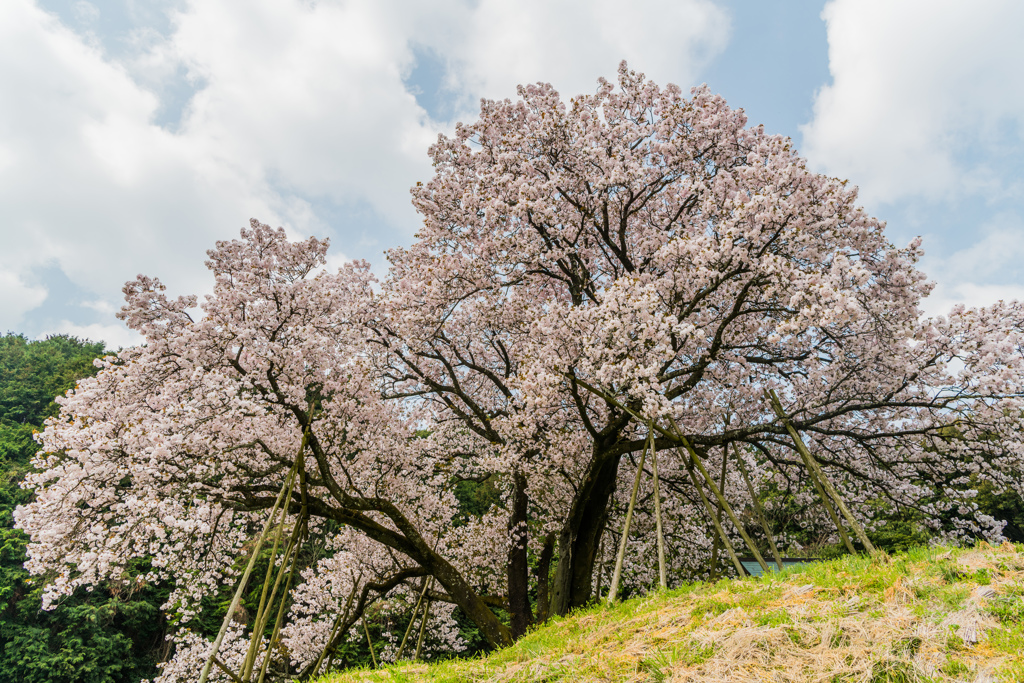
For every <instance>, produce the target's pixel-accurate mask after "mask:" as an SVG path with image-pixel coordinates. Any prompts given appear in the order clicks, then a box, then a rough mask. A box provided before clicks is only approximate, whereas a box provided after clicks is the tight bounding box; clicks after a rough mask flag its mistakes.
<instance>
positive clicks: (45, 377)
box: [0, 334, 168, 683]
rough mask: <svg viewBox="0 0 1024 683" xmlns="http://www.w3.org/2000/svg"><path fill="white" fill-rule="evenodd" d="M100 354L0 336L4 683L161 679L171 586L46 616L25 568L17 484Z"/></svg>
mask: <svg viewBox="0 0 1024 683" xmlns="http://www.w3.org/2000/svg"><path fill="white" fill-rule="evenodd" d="M102 354H103V345H102V344H97V343H91V342H87V341H82V340H79V339H76V338H74V337H67V336H54V337H50V338H48V339H45V340H42V341H30V340H28V339H26V338H25V337H24V336H22V335H15V334H8V335H6V336H3V337H0V683H58V682H60V683H64V682H67V683H122V682H124V683H128V682H133V681H138V680H140V679H142V678H147V677H152V676H154V675H155V674H156V673H157V671H156V662H157V661H159V660H160V659H161V658H162V657H161V655H162V654H163V649H164V648H165V647H166V642H165V640H164V633H165V627H166V624H165V621H164V618H163V616H162V614H161V612H160V605H161V604H163V602H164V601H165V600H166V599H167V594H168V589H167V588H155V587H152V586H139V587H138V588H137V589H136V590H134V592H133V593H131V594H127V593H125V592H123V591H122V590H119V589H118V588H117V587H110V588H107V589H97V590H95V591H93V592H87V591H82V590H80V591H78V592H77V593H76V594H75V595H73V596H71V597H70V598H68V599H66V600H65V601H63V602H62V603H61V604H60V605H59V606H58V607H57V608H56V609H54V610H52V611H48V612H43V611H42V609H41V605H42V584H43V581H42V580H41V579H40V577H35V578H33V577H30V576H29V574H28V572H27V571H26V570H25V568H24V567H23V566H22V563H23V562H24V561H25V546H26V543H27V541H28V539H27V538H26V536H25V534H23V533H22V532H21V531H19V530H17V529H14V528H13V526H14V516H13V512H14V508H15V506H17V505H18V504H20V503H25V502H27V501H28V500H30V498H31V495H32V494H31V492H30V491H25V490H23V489H21V488H20V486H19V483H20V481H21V479H22V478H23V477H24V475H25V472H26V471H27V470H28V468H29V461H30V460H31V458H32V456H33V455H34V454H35V452H36V451H37V450H38V445H37V444H36V443H35V441H34V440H33V438H32V434H33V432H34V431H36V430H39V429H42V424H43V421H44V420H45V419H46V418H47V417H51V416H54V415H56V414H57V411H58V406H57V404H56V403H54V401H53V398H54V397H55V396H59V395H62V394H64V393H65V392H66V391H67V390H68V389H71V388H73V387H74V386H75V383H76V382H77V381H78V380H79V379H81V378H82V377H86V376H89V375H92V374H95V372H96V368H95V367H94V366H93V359H94V358H96V357H98V356H101V355H102ZM144 570H145V567H137V568H136V571H137V572H139V573H141V572H144Z"/></svg>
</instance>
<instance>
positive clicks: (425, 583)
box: [395, 576, 434, 662]
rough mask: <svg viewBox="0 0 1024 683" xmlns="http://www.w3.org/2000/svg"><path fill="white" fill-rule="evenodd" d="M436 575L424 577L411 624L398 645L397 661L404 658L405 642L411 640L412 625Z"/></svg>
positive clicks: (413, 609)
mask: <svg viewBox="0 0 1024 683" xmlns="http://www.w3.org/2000/svg"><path fill="white" fill-rule="evenodd" d="M433 578H434V577H432V576H430V577H424V579H423V590H421V591H420V598H419V600H417V601H416V606H415V607H413V608H412V617H410V619H409V626H408V627H407V628H406V629H405V635H404V636H402V644H401V645H399V646H398V654H396V655H395V661H396V662H397V661H398V660H400V659H401V658H402V653H403V652H405V643H406V642H407V641H408V640H409V634H410V633H411V632H412V626H413V624H415V623H416V615H417V614H419V611H420V603H422V602H423V596H424V595H426V594H427V587H428V586H430V584H431V583H432V579H433Z"/></svg>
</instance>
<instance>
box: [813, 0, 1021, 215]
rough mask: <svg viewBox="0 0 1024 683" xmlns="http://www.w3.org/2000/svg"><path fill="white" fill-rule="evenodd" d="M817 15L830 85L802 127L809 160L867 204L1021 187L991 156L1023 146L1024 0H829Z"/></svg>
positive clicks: (996, 193)
mask: <svg viewBox="0 0 1024 683" xmlns="http://www.w3.org/2000/svg"><path fill="white" fill-rule="evenodd" d="M822 16H823V18H824V19H825V20H826V22H827V25H828V41H829V69H830V71H831V73H832V77H833V83H832V84H831V85H827V86H825V87H823V88H822V89H821V91H820V92H819V93H818V96H817V99H816V102H815V106H814V118H813V120H812V121H811V122H810V123H809V124H807V125H806V126H804V127H803V128H802V132H803V137H804V152H805V153H806V155H807V157H808V158H809V159H810V161H811V162H812V164H813V165H814V166H816V167H817V168H819V169H821V170H824V171H826V172H829V173H832V174H835V175H839V176H841V177H846V178H853V179H854V180H855V182H857V183H858V184H859V185H860V186H861V188H862V190H863V196H864V199H865V200H866V201H867V202H868V203H869V204H870V203H872V202H878V201H882V202H891V201H895V200H899V199H902V198H905V197H908V196H918V197H924V198H930V199H939V198H949V197H953V198H955V197H960V196H963V195H965V194H971V193H980V194H981V195H982V196H984V197H987V198H991V199H997V198H1000V197H1005V196H1006V195H1007V194H1011V195H1012V194H1015V193H1018V194H1019V192H1020V187H1019V186H1015V185H1011V184H1008V183H1007V181H1006V180H1005V179H1004V178H1003V175H1004V174H1003V173H1001V172H1000V168H999V164H1000V163H1001V162H1000V161H999V159H1000V157H1002V158H1003V159H1011V160H1012V162H1014V163H1016V158H1017V157H1018V156H1019V153H1020V152H1021V151H1022V150H1024V145H1022V144H1021V137H1022V136H1021V133H1022V131H1024V69H1022V68H1021V65H1022V64H1024V40H1021V26H1024V3H1021V2H1019V1H1017V0H976V1H975V2H961V1H959V0H902V1H894V0H833V1H832V2H830V3H829V4H828V5H827V6H826V7H825V10H824V12H823V15H822ZM1014 175H1017V176H1019V174H1014Z"/></svg>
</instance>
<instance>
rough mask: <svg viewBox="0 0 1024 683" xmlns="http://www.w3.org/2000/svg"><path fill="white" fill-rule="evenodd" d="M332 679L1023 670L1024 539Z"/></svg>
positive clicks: (800, 579) (646, 605) (727, 589)
mask: <svg viewBox="0 0 1024 683" xmlns="http://www.w3.org/2000/svg"><path fill="white" fill-rule="evenodd" d="M323 681H324V683H352V682H355V681H388V682H397V681H691V682H693V683H710V682H712V681H714V682H718V681H729V682H742V681H758V682H767V681H780V682H781V681H828V682H835V683H840V682H842V683H854V682H859V681H865V682H871V683H886V682H888V683H913V682H918V681H920V682H922V683H923V682H926V681H977V682H979V683H981V682H989V681H1024V546H1013V545H1010V544H1008V543H1007V544H1004V545H1002V546H999V547H991V546H988V545H986V544H982V545H981V546H979V547H977V548H973V549H951V548H921V549H917V550H913V551H911V552H909V553H907V554H905V555H898V556H895V557H892V558H885V559H882V560H877V561H872V560H869V559H866V558H863V557H846V558H843V559H840V560H836V561H832V562H827V563H821V564H817V565H813V566H810V567H803V568H798V569H790V570H787V571H786V572H784V573H782V574H780V575H778V576H773V577H766V578H763V579H753V578H746V579H742V580H723V581H719V582H718V583H716V584H694V585H691V586H686V587H684V588H680V589H676V590H672V591H669V592H666V593H656V594H651V595H648V596H645V597H641V598H637V599H635V600H630V601H628V602H625V603H623V604H621V605H617V606H616V607H614V608H607V607H594V608H591V609H588V610H585V611H582V612H579V613H576V614H574V615H572V616H570V617H567V618H564V619H558V620H555V621H554V622H552V623H549V624H547V625H545V626H544V627H542V628H539V629H537V630H536V631H534V632H533V633H531V634H529V635H528V636H526V637H524V638H523V639H521V640H520V641H519V642H517V643H516V644H515V645H514V646H513V647H510V648H508V649H505V650H502V651H499V652H496V653H494V654H492V655H490V656H487V657H483V658H480V659H472V660H451V661H447V662H440V663H436V664H431V665H424V664H413V663H404V664H401V665H395V666H389V667H384V668H382V669H377V670H359V671H349V672H346V673H345V674H341V675H333V676H328V677H326V678H324V679H323Z"/></svg>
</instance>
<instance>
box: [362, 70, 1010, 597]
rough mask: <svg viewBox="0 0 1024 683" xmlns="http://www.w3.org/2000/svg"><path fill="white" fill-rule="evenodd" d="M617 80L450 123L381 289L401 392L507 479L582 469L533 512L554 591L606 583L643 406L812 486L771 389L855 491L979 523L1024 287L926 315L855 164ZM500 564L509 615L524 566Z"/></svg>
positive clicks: (1006, 440) (1005, 410)
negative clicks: (406, 239) (495, 448)
mask: <svg viewBox="0 0 1024 683" xmlns="http://www.w3.org/2000/svg"><path fill="white" fill-rule="evenodd" d="M618 86H619V87H618V89H616V88H615V87H614V86H613V84H611V83H609V82H606V81H603V80H602V81H601V83H600V87H599V88H598V90H597V92H596V93H595V94H593V95H586V96H580V97H577V98H574V99H572V100H571V101H570V102H568V103H566V102H564V101H563V100H562V99H561V98H560V97H559V95H558V93H557V92H556V91H555V90H554V89H553V88H552V87H551V86H548V85H536V86H527V87H521V88H520V89H519V95H520V99H519V100H518V101H515V102H512V101H509V100H505V101H496V102H492V101H485V102H484V103H483V104H482V107H481V116H480V120H479V121H478V122H476V123H473V124H471V125H460V126H459V127H458V128H457V130H456V132H455V134H454V135H453V136H452V137H444V136H442V137H441V138H440V139H439V141H438V142H437V144H436V145H434V146H433V147H432V149H431V156H432V158H433V160H434V166H435V169H436V174H435V176H434V178H433V179H432V180H431V181H430V182H428V183H426V184H425V185H419V186H417V187H416V188H414V190H413V201H414V204H415V205H416V207H417V209H418V210H419V211H420V213H421V214H422V215H423V218H424V223H423V227H422V229H421V231H420V233H419V235H418V237H419V240H418V241H417V243H416V244H414V245H413V246H412V247H411V248H409V249H407V250H397V251H395V252H393V253H392V255H391V259H392V262H393V264H394V267H393V272H392V277H391V278H390V279H389V281H388V282H387V283H386V284H385V286H386V288H387V290H388V293H389V295H390V297H391V300H390V307H391V309H392V310H393V311H394V312H393V313H392V317H391V318H390V319H389V321H388V324H387V325H386V326H382V331H381V333H380V334H381V340H382V344H384V345H385V346H387V347H388V348H389V349H390V351H391V352H392V353H391V354H390V355H389V356H388V357H389V358H390V359H391V361H392V366H391V374H390V376H391V377H392V378H393V379H394V380H395V381H396V383H397V382H404V383H406V384H410V383H411V388H404V389H403V390H401V391H397V392H395V393H396V395H408V394H409V393H418V394H420V395H423V396H429V397H430V398H431V399H432V400H434V401H435V402H436V403H437V404H438V405H439V406H440V407H441V408H442V410H443V411H447V413H448V414H449V415H450V416H451V418H452V419H454V420H458V421H461V422H462V423H463V424H465V425H466V427H467V428H468V429H470V430H473V431H474V432H476V433H477V434H478V435H480V436H481V438H484V439H486V440H488V441H490V442H493V443H500V444H502V445H503V446H504V447H505V448H506V449H507V454H508V457H509V460H508V462H506V463H505V465H504V468H505V470H506V471H509V472H513V473H517V472H523V473H524V476H523V479H517V480H516V481H517V482H518V483H517V489H516V491H517V493H516V495H517V496H520V497H521V498H523V499H528V498H530V497H531V496H536V495H546V496H548V497H549V498H550V492H549V491H548V489H550V488H551V487H552V486H553V481H554V479H557V478H558V477H559V476H561V477H562V478H563V479H564V480H565V481H566V483H568V484H569V485H568V486H563V487H562V488H563V494H564V495H563V496H562V499H561V501H560V504H559V503H556V502H554V501H552V502H549V503H547V505H552V504H554V505H558V507H557V508H556V509H551V508H547V509H537V510H535V512H536V514H538V515H539V516H540V517H541V519H542V521H543V522H544V523H545V524H546V525H547V526H551V525H555V526H557V527H559V528H558V548H557V556H558V561H557V570H556V573H555V580H554V586H553V588H552V600H553V607H552V608H553V610H554V611H555V612H557V613H563V614H564V613H565V612H566V611H567V610H569V609H572V608H574V607H578V606H581V605H584V604H586V603H587V602H588V601H589V600H590V599H591V596H592V590H593V578H592V575H593V567H594V560H595V554H596V553H597V550H598V547H599V545H600V539H601V536H602V532H603V530H604V529H605V528H606V526H607V523H608V515H609V513H610V511H611V507H610V501H611V500H612V496H613V494H614V493H615V491H616V488H617V486H618V483H619V480H620V478H621V477H622V474H623V473H622V472H621V469H622V468H621V464H622V458H623V456H625V455H627V454H636V453H637V452H638V451H640V450H642V448H643V445H644V436H643V431H644V430H642V429H637V426H638V425H637V424H636V423H637V422H639V423H641V424H642V423H643V422H645V421H648V422H651V423H652V428H653V429H656V430H657V431H658V438H657V440H656V448H657V449H659V450H661V449H672V450H671V451H670V452H675V449H676V448H677V447H679V446H680V445H681V444H682V443H687V442H688V443H690V444H691V445H692V446H693V447H694V451H693V455H692V456H691V455H689V454H684V457H681V459H682V460H684V461H686V463H687V465H686V466H683V467H682V468H681V469H686V467H687V466H692V464H693V462H692V457H698V458H700V457H707V453H708V451H709V450H712V449H716V450H719V451H720V450H722V449H723V448H724V447H726V446H728V445H730V444H737V443H738V444H744V445H748V446H749V448H750V449H754V450H755V452H757V453H759V454H760V457H759V459H758V461H756V462H755V461H752V462H751V463H749V464H750V466H751V467H753V466H755V465H758V464H760V465H762V466H766V467H768V468H770V470H771V471H772V473H773V475H774V476H776V477H777V478H778V479H780V480H789V481H792V478H794V477H796V478H797V479H799V480H802V481H804V482H806V481H807V477H806V474H805V473H804V466H803V463H802V462H801V460H800V458H798V457H797V447H796V445H795V442H794V441H792V439H791V435H790V434H789V432H788V428H787V426H786V425H785V424H784V422H785V421H783V420H780V419H779V417H778V415H777V414H776V413H775V412H774V411H773V408H772V406H771V404H770V403H769V400H768V398H767V397H766V395H765V391H766V390H774V391H776V392H777V394H778V395H779V396H781V397H782V398H781V401H782V402H783V403H784V404H785V407H784V410H785V412H786V413H788V415H786V417H788V422H789V424H790V426H791V427H793V428H794V429H795V430H796V431H797V432H803V433H804V434H805V435H806V436H807V438H809V439H810V441H811V444H810V447H811V448H812V449H813V450H814V451H815V452H816V453H817V457H818V458H820V459H821V462H822V463H823V465H824V469H825V470H826V471H827V472H828V474H829V475H830V477H831V478H834V479H835V480H836V482H837V483H836V488H837V489H838V492H839V493H840V494H841V495H842V497H845V498H848V499H850V500H851V501H854V502H855V503H860V502H864V501H866V500H868V499H879V498H881V499H883V500H885V501H889V502H891V503H892V504H894V505H898V506H911V507H916V508H918V509H920V510H921V511H922V512H924V513H925V514H927V515H936V514H937V513H940V512H942V511H943V510H948V509H957V510H960V511H962V513H963V514H961V515H960V517H961V519H962V523H963V524H964V525H965V526H967V527H970V528H972V529H977V525H978V524H979V523H981V524H984V523H986V522H991V521H992V520H985V519H977V518H975V519H971V515H970V514H969V513H970V509H969V508H970V501H969V499H970V496H971V489H972V486H974V485H975V484H977V483H978V480H977V479H975V480H973V481H974V483H973V484H970V485H968V483H969V482H968V480H967V477H966V476H965V475H964V474H963V473H961V472H959V471H958V468H960V467H963V466H965V465H964V463H967V465H966V466H967V467H968V468H969V469H970V470H971V473H972V474H973V475H976V477H980V478H982V479H985V480H990V481H991V482H993V483H994V484H996V485H997V486H998V487H1000V488H1012V487H1014V486H1016V485H1017V484H1019V482H1020V472H1021V471H1022V470H1021V466H1020V465H1021V462H1020V459H1019V458H1020V452H1021V451H1020V446H1019V430H1018V425H1019V416H1020V404H1019V400H1020V392H1021V386H1022V383H1021V381H1020V380H1021V377H1020V370H1021V354H1020V350H1021V347H1020V340H1021V337H1020V331H1021V329H1020V328H1021V322H1022V315H1021V309H1020V306H1019V305H1018V304H1006V305H1001V306H998V307H993V308H991V309H987V310H981V311H965V310H962V309H958V310H956V311H954V312H953V314H951V316H950V317H949V318H948V319H938V320H921V318H920V316H921V311H920V309H919V302H920V299H921V297H922V296H925V295H926V294H927V293H928V292H929V291H930V289H931V285H930V284H929V283H927V282H926V280H925V277H924V275H923V274H922V273H920V272H919V271H918V270H916V268H915V263H916V261H917V259H918V258H919V256H920V249H919V242H918V241H915V242H913V243H911V244H910V245H909V246H907V247H906V248H902V249H901V248H896V247H894V246H893V245H891V244H890V243H889V242H888V241H887V240H886V239H885V236H884V232H883V227H884V226H883V224H882V223H880V222H879V221H878V220H876V219H874V218H872V217H870V216H869V215H867V214H866V213H865V212H864V211H863V209H861V208H859V207H858V206H857V205H856V191H855V190H853V189H851V188H848V187H847V186H846V183H845V182H844V181H840V180H837V179H834V178H829V177H825V176H822V175H820V174H815V173H813V172H811V171H809V170H808V169H807V167H806V164H805V163H804V161H803V160H802V159H801V158H800V157H799V156H798V155H797V153H796V151H795V150H794V149H793V147H792V144H791V142H790V141H789V140H788V139H786V138H784V137H781V136H773V135H768V134H766V133H765V132H764V130H763V128H761V127H755V128H747V127H746V117H745V116H744V114H743V112H742V111H741V110H733V109H730V108H729V107H728V106H727V105H726V103H725V101H724V100H723V99H722V98H721V97H718V96H715V95H712V94H711V92H710V91H709V90H708V89H707V88H704V87H702V88H696V89H694V90H693V92H692V96H691V97H690V98H686V97H684V96H683V94H682V93H681V92H680V90H679V89H678V88H676V87H675V86H668V87H666V88H664V89H661V88H659V87H657V86H656V85H655V84H653V83H651V82H650V81H647V80H645V79H644V78H643V76H642V75H640V74H636V73H633V72H630V71H629V70H628V69H627V68H626V67H625V65H623V66H622V68H621V69H620V71H619V82H618ZM954 424H955V425H957V429H958V430H960V434H961V436H962V438H958V439H953V440H951V439H950V438H948V430H949V428H950V426H951V425H954ZM676 427H678V430H679V431H678V432H677V431H676ZM699 454H703V455H699ZM539 472H546V473H547V474H548V475H550V476H547V477H539V476H538V473H539ZM526 473H529V474H526ZM532 478H535V479H536V481H537V485H536V486H533V485H532V483H531V480H532ZM630 478H631V477H630ZM684 479H685V477H684ZM542 490H543V491H544V493H541V491H542ZM854 507H855V508H858V510H859V514H861V515H862V516H863V515H864V514H865V513H866V508H865V507H864V506H857V505H854ZM515 509H516V510H521V511H523V512H522V513H519V514H520V516H519V518H518V519H517V520H516V523H517V524H522V523H524V522H525V519H524V518H523V517H524V516H525V514H526V512H525V511H527V510H529V509H530V506H529V505H528V504H527V503H526V501H525V500H524V501H523V502H521V503H520V504H519V505H518V506H516V507H515ZM508 569H509V572H510V576H509V582H508V584H509V589H510V604H512V605H513V609H514V608H515V602H514V601H513V599H512V597H511V588H512V586H513V585H515V583H516V582H517V581H518V582H520V583H521V582H522V573H523V572H524V570H523V569H522V563H521V561H520V562H519V564H518V565H517V562H516V560H515V558H512V557H510V559H509V562H508ZM514 572H519V574H520V576H519V578H518V579H517V578H516V577H514V576H512V574H513V573H514ZM524 609H525V608H524Z"/></svg>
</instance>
